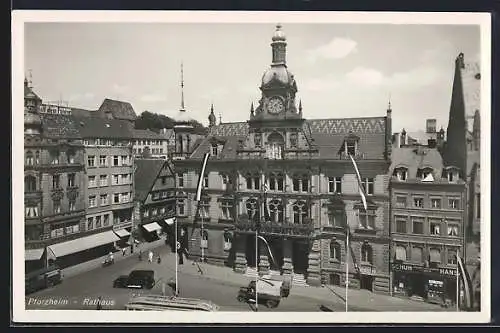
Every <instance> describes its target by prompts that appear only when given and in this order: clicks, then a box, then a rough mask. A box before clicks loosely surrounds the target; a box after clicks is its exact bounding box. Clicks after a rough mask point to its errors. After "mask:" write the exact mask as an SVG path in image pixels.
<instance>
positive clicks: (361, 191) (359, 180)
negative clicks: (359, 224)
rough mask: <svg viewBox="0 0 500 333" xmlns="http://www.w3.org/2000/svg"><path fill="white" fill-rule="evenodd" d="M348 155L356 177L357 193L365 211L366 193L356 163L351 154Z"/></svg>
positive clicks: (366, 205)
mask: <svg viewBox="0 0 500 333" xmlns="http://www.w3.org/2000/svg"><path fill="white" fill-rule="evenodd" d="M349 157H350V158H351V161H352V165H353V166H354V171H356V178H357V179H358V187H359V195H361V200H362V201H363V206H364V207H365V211H367V210H368V204H367V203H366V194H365V188H364V187H363V181H362V180H361V175H360V174H359V169H358V166H357V164H356V161H355V160H354V158H353V157H352V155H351V154H349Z"/></svg>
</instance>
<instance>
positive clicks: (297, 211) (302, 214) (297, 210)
mask: <svg viewBox="0 0 500 333" xmlns="http://www.w3.org/2000/svg"><path fill="white" fill-rule="evenodd" d="M292 210H293V223H295V224H304V223H306V219H307V216H308V213H307V206H306V203H305V202H304V201H297V202H296V203H295V204H294V205H293V207H292Z"/></svg>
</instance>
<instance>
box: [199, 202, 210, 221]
mask: <svg viewBox="0 0 500 333" xmlns="http://www.w3.org/2000/svg"><path fill="white" fill-rule="evenodd" d="M209 210H210V202H209V200H208V199H202V200H201V201H200V211H199V214H200V217H202V218H204V219H206V218H208V217H209V216H210V215H209Z"/></svg>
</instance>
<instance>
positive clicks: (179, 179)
mask: <svg viewBox="0 0 500 333" xmlns="http://www.w3.org/2000/svg"><path fill="white" fill-rule="evenodd" d="M177 186H178V187H184V174H183V173H178V174H177Z"/></svg>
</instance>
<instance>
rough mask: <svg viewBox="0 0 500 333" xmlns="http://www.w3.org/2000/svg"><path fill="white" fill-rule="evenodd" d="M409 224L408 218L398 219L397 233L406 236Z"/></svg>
mask: <svg viewBox="0 0 500 333" xmlns="http://www.w3.org/2000/svg"><path fill="white" fill-rule="evenodd" d="M407 224H408V223H407V219H406V217H396V232H399V233H403V234H406V226H407Z"/></svg>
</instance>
